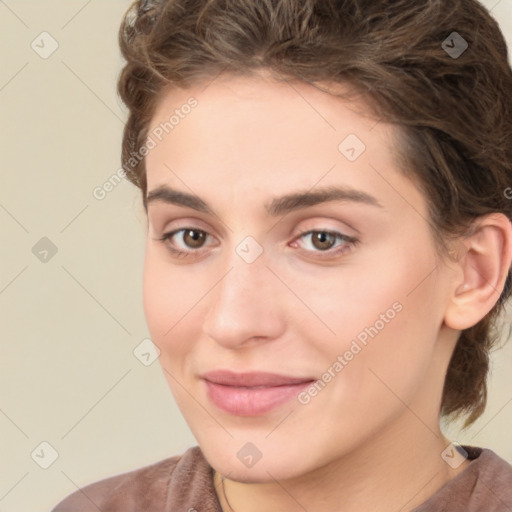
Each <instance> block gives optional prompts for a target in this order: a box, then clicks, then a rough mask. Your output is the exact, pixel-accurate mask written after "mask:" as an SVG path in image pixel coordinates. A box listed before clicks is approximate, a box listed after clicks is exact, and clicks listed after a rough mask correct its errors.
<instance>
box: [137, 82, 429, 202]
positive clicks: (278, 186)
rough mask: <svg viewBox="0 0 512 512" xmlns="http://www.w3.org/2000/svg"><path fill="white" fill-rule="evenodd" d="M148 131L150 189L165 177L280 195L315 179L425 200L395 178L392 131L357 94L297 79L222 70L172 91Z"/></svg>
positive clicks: (202, 186) (207, 187) (203, 187)
mask: <svg viewBox="0 0 512 512" xmlns="http://www.w3.org/2000/svg"><path fill="white" fill-rule="evenodd" d="M330 89H331V90H333V91H334V92H337V91H341V92H350V89H349V88H348V86H347V87H345V88H344V87H343V86H340V85H338V86H336V89H334V88H333V87H331V88H330ZM190 105H194V106H193V107H190ZM148 133H149V135H150V136H151V137H153V138H154V139H155V141H156V145H155V147H154V149H152V150H151V152H150V153H149V154H148V155H147V157H146V168H147V172H148V190H151V189H154V188H156V187H158V186H160V185H162V184H170V183H171V184H173V185H177V186H179V187H181V188H182V189H185V188H187V187H188V188H191V189H193V190H199V191H201V193H207V194H211V193H213V190H215V191H217V192H219V193H220V194H221V195H220V196H219V197H221V196H222V190H221V189H222V186H226V185H229V187H230V188H236V190H237V192H238V195H243V194H244V193H247V194H249V193H251V191H253V192H254V191H255V190H259V191H264V190H267V191H268V190H269V188H271V189H272V192H274V193H275V194H279V193H283V194H284V193H287V192H289V191H290V189H291V188H292V187H293V189H307V188H311V187H312V186H314V185H315V183H320V182H321V185H325V186H329V185H339V184H346V185H348V186H351V187H353V188H358V189H366V191H367V192H368V193H370V194H372V195H374V196H377V197H379V196H380V198H383V194H384V195H387V196H388V197H389V198H390V200H392V197H391V196H396V195H397V194H398V195H400V194H402V193H405V194H408V195H411V194H412V195H413V196H414V194H416V199H417V200H418V201H420V202H421V200H422V197H421V196H420V194H419V191H418V190H417V189H416V187H415V186H414V185H413V184H412V183H410V182H409V183H404V178H403V177H401V176H399V173H398V170H397V159H396V155H397V145H398V144H397V142H398V135H399V134H398V132H397V131H396V128H395V127H393V126H392V125H390V124H387V123H385V122H383V121H379V120H376V119H375V117H374V116H372V114H371V111H370V109H369V108H368V107H367V105H366V104H365V103H364V102H363V101H361V100H360V99H358V100H346V99H343V98H340V97H336V96H334V95H333V94H329V93H328V92H325V91H324V90H320V89H319V88H316V87H314V86H312V85H310V84H306V83H304V82H298V81H294V82H277V81H275V80H272V79H269V78H268V77H247V76H236V77H233V76H230V75H221V76H219V77H217V78H216V79H214V80H210V82H203V83H201V84H197V85H195V86H193V87H190V88H188V89H178V88H175V89H169V90H168V91H166V94H165V95H164V96H163V97H162V98H161V100H160V102H159V104H158V105H157V108H156V110H155V114H154V116H153V118H152V120H151V123H150V125H149V131H148ZM155 134H156V135H155ZM156 139H161V140H156ZM171 171H172V172H171ZM180 181H181V183H180ZM390 184H394V186H393V185H391V188H390ZM399 190H400V191H401V192H399ZM275 194H274V195H275ZM222 200H223V199H222ZM226 200H229V197H228V196H227V195H226ZM395 200H396V197H395ZM384 202H385V200H384Z"/></svg>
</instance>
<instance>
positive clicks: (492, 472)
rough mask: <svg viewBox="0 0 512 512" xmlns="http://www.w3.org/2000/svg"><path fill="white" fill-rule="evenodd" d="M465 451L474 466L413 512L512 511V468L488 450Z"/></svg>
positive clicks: (472, 449) (472, 448)
mask: <svg viewBox="0 0 512 512" xmlns="http://www.w3.org/2000/svg"><path fill="white" fill-rule="evenodd" d="M463 448H464V450H465V451H466V452H467V454H468V459H469V460H470V461H471V463H470V464H469V465H468V466H467V467H466V468H465V469H464V471H462V472H461V473H459V474H458V475H457V476H456V477H455V478H453V480H450V481H449V482H448V483H446V484H445V485H444V486H443V487H442V488H441V489H440V490H439V491H438V492H436V494H434V496H432V497H431V498H430V499H429V500H427V501H426V502H425V503H424V504H423V505H422V506H420V507H419V508H417V509H415V510H414V512H434V511H439V510H446V511H448V510H449V511H450V512H452V511H453V512H505V511H509V510H512V466H511V465H510V464H509V463H508V462H507V461H506V460H504V459H502V458H501V457H500V456H498V455H497V454H496V453H494V452H493V451H492V450H489V449H487V448H478V447H473V446H463Z"/></svg>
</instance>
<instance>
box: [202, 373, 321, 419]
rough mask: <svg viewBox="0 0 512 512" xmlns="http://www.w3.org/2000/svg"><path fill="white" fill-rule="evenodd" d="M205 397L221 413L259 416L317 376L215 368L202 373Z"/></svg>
mask: <svg viewBox="0 0 512 512" xmlns="http://www.w3.org/2000/svg"><path fill="white" fill-rule="evenodd" d="M201 378H202V379H203V380H204V382H205V383H206V388H207V395H208V398H209V399H210V400H211V401H212V402H213V404H214V405H216V406H217V407H218V408H220V409H221V410H223V411H224V412H228V413H230V414H233V415H236V416H260V415H262V414H265V413H267V412H270V411H272V410H274V409H276V408H277V407H279V406H281V405H283V404H285V403H286V402H288V401H289V400H291V399H292V398H293V397H296V396H297V395H298V393H300V391H301V390H302V389H303V388H305V387H307V386H309V385H310V384H311V383H312V382H314V381H315V380H316V379H315V378H312V377H291V376H287V375H280V374H277V373H268V372H247V373H235V372H232V371H229V370H216V371H212V372H208V373H205V374H203V375H201Z"/></svg>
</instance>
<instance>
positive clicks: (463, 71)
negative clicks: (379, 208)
mask: <svg viewBox="0 0 512 512" xmlns="http://www.w3.org/2000/svg"><path fill="white" fill-rule="evenodd" d="M119 43H120V48H121V51H122V55H123V57H124V59H125V60H126V63H125V65H124V67H123V69H122V71H121V73H120V77H119V81H118V93H119V95H120V96H121V98H122V100H123V102H124V103H125V104H126V106H127V107H128V110H129V112H128V120H127V123H126V125H125V130H124V134H123V141H122V156H121V159H122V165H123V169H124V170H125V172H126V175H127V177H128V179H129V180H130V181H131V182H132V183H134V184H135V185H136V186H138V187H139V188H140V189H141V191H142V199H143V203H144V207H145V208H146V206H147V205H146V193H147V182H146V169H145V160H144V159H143V158H139V159H134V158H133V156H134V154H135V153H136V152H137V151H138V148H140V147H142V146H143V144H144V142H145V140H146V138H147V136H148V127H149V123H150V121H151V118H152V116H153V113H154V111H155V108H156V105H157V104H158V102H159V100H160V99H161V97H162V96H163V94H164V93H165V92H166V91H167V90H168V88H169V87H172V86H175V87H181V88H186V87H188V86H190V85H193V84H195V83H198V82H199V81H201V80H205V79H208V78H210V79H212V80H213V79H214V78H215V77H216V76H217V75H219V74H220V73H221V72H224V71H227V72H230V73H233V74H238V75H252V74H253V73H255V72H257V71H258V70H261V69H265V70H268V71H270V72H271V74H272V75H274V76H275V77H278V78H279V79H283V80H287V79H298V80H301V81H304V82H306V83H309V84H312V85H315V86H318V84H324V83H333V82H334V83H340V84H350V85H352V86H354V89H355V90H357V91H358V94H361V95H362V96H364V98H365V99H367V101H368V104H371V105H372V110H373V113H374V114H375V116H376V118H377V119H384V120H385V121H386V122H389V123H394V124H396V125H398V128H399V130H400V133H401V135H402V137H401V145H400V148H401V151H400V156H401V158H400V161H401V162H402V165H401V168H402V171H403V173H404V174H405V175H406V176H408V177H409V178H411V179H412V180H413V182H414V183H415V184H416V185H417V186H418V187H419V188H420V190H421V191H422V192H423V193H424V196H425V198H426V201H427V205H428V209H429V219H428V222H429V224H430V228H431V230H432V234H433V238H434V240H435V242H436V246H437V245H439V249H440V252H439V254H441V255H443V256H447V253H448V251H447V245H446V243H445V241H447V240H449V239H450V238H452V239H453V238H457V237H460V236H464V235H467V234H468V233H469V230H470V228H471V225H472V223H473V221H475V220H476V219H477V218H478V217H479V216H483V215H486V214H489V213H497V212H499V213H503V214H505V215H506V216H507V217H508V218H509V219H512V215H511V201H510V200H509V199H508V198H507V197H506V193H505V190H506V189H507V187H508V186H509V185H510V184H511V183H512V173H511V171H512V71H511V68H510V65H509V62H508V53H507V45H506V42H505V40H504V37H503V35H502V33H501V31H500V29H499V27H498V24H497V22H496V21H495V20H494V18H492V16H491V15H490V13H489V12H488V11H487V10H486V9H485V8H484V7H483V6H482V5H481V4H480V3H478V2H477V1H476V0H415V1H414V2H411V1H410V0H382V1H378V2H376V1H374V0H153V1H148V0H145V1H143V0H137V1H135V2H133V3H132V4H131V6H130V7H129V9H128V10H127V12H126V15H125V17H124V18H123V21H122V24H121V27H120V31H119ZM466 45H467V48H466ZM464 50H465V51H464ZM499 292H500V296H499V299H498V300H497V302H496V304H495V306H494V307H493V309H492V310H491V311H490V312H489V313H488V314H487V315H486V316H485V317H484V318H483V319H482V320H481V321H479V322H478V323H477V324H476V325H474V326H473V327H470V328H468V329H465V330H463V331H462V332H461V335H460V337H459V340H458V342H457V345H456V347H455V350H454V353H453V355H452V357H451V360H450V363H449V367H448V371H447V374H446V377H445V384H444V389H443V396H442V401H441V410H440V414H441V415H442V416H446V417H450V418H458V417H460V416H466V421H465V423H464V426H465V427H467V426H468V425H470V424H471V423H473V422H474V421H475V420H476V419H477V418H478V417H479V416H480V415H481V414H482V412H483V411H484V409H485V405H486V401H487V374H488V370H489V353H490V350H491V349H492V348H493V346H494V345H495V344H496V342H497V341H498V339H499V335H500V329H498V322H497V320H498V317H499V313H500V312H501V310H502V308H503V306H504V304H505V302H506V300H507V299H508V298H509V297H510V292H511V275H510V270H509V273H508V276H507V279H506V283H505V286H504V289H503V290H500V291H499Z"/></svg>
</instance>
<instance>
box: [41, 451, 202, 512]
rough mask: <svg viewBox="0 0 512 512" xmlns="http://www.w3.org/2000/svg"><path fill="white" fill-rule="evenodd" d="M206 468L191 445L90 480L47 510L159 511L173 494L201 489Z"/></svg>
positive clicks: (181, 495)
mask: <svg viewBox="0 0 512 512" xmlns="http://www.w3.org/2000/svg"><path fill="white" fill-rule="evenodd" d="M210 469H211V468H210V466H209V465H208V463H207V461H206V459H205V458H204V456H203V454H202V452H201V450H200V449H199V447H198V446H194V447H192V448H189V449H188V450H187V451H186V452H185V453H183V454H182V455H175V456H173V457H168V458H166V459H163V460H160V461H158V462H155V463H153V464H150V465H147V466H143V467H140V468H137V469H134V470H131V471H128V472H124V473H120V474H117V475H113V476H110V477H108V478H105V479H103V480H99V481H96V482H93V483H90V484H88V485H86V486H85V487H82V488H80V489H78V490H77V491H74V492H73V493H72V494H70V495H68V496H66V497H65V498H64V499H63V500H62V501H60V502H59V503H58V504H57V505H56V506H55V507H54V508H53V509H52V510H51V512H92V511H97V510H108V511H109V512H117V511H119V512H121V511H122V512H132V511H133V512H135V511H138V510H157V509H160V508H161V509H162V510H163V509H164V506H165V504H166V503H167V502H168V500H169V499H170V497H172V496H173V495H174V497H175V498H176V499H180V500H181V499H185V500H186V498H185V496H184V493H186V492H189V493H190V492H193V493H196V492H197V490H198V485H199V486H202V487H201V488H203V489H204V484H205V482H207V478H208V476H209V475H210V473H209V471H210ZM198 478H199V482H198V481H197V479H198ZM194 479H195V480H196V481H195V482H194ZM178 494H179V495H178ZM173 499H174V498H173ZM185 510H187V509H185Z"/></svg>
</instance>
